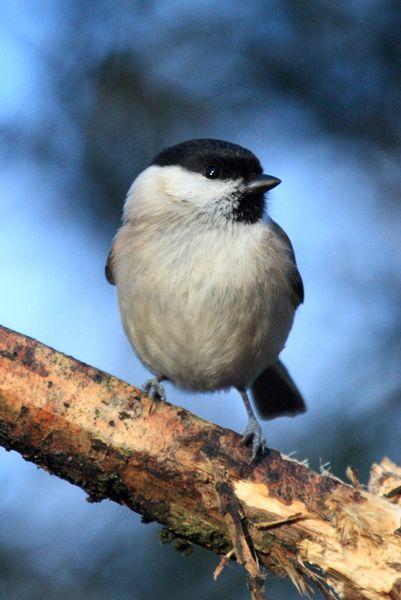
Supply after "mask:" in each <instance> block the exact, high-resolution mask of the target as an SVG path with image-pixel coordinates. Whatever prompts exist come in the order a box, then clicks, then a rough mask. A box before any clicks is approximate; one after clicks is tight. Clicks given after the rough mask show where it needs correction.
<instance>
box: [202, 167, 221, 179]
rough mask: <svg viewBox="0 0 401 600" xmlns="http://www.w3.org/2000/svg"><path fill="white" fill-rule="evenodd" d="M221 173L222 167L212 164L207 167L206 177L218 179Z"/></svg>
mask: <svg viewBox="0 0 401 600" xmlns="http://www.w3.org/2000/svg"><path fill="white" fill-rule="evenodd" d="M220 175H221V169H220V167H215V166H210V167H206V169H205V177H207V178H208V179H218V178H219V177H220Z"/></svg>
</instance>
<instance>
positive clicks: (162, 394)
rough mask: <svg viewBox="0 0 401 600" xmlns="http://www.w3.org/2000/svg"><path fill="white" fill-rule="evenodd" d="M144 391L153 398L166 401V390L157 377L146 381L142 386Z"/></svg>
mask: <svg viewBox="0 0 401 600" xmlns="http://www.w3.org/2000/svg"><path fill="white" fill-rule="evenodd" d="M142 391H143V392H144V393H145V394H147V395H148V396H149V398H150V399H151V400H164V401H166V391H165V389H164V386H163V385H162V384H161V383H160V381H159V380H158V379H157V377H153V378H152V379H149V380H148V381H146V382H145V383H144V384H143V386H142Z"/></svg>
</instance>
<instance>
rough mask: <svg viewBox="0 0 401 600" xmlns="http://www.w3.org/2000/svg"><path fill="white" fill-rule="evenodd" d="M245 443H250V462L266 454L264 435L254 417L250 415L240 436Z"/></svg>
mask: <svg viewBox="0 0 401 600" xmlns="http://www.w3.org/2000/svg"><path fill="white" fill-rule="evenodd" d="M242 442H243V443H244V444H245V445H248V444H252V462H255V460H256V459H257V458H259V457H262V456H264V455H265V454H267V446H266V440H265V436H264V435H263V431H262V428H261V426H260V425H259V423H258V421H257V420H256V418H254V417H251V418H250V419H249V421H248V426H247V428H246V429H245V431H244V434H243V436H242Z"/></svg>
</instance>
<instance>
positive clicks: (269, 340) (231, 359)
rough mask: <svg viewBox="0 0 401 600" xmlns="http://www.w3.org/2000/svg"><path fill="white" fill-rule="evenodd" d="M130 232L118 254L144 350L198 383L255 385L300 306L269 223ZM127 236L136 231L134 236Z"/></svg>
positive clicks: (134, 333)
mask: <svg viewBox="0 0 401 600" xmlns="http://www.w3.org/2000/svg"><path fill="white" fill-rule="evenodd" d="M140 233H141V232H138V231H137V232H135V231H131V232H126V236H127V238H131V242H129V243H128V244H127V243H126V244H121V247H123V248H124V251H123V252H122V253H121V255H120V256H118V255H117V289H118V296H119V304H120V310H121V314H122V320H123V323H124V328H125V330H126V333H127V335H128V337H129V339H130V341H131V343H132V345H133V347H134V349H135V351H136V352H137V354H138V356H139V358H140V359H141V360H142V361H143V362H144V363H145V365H147V366H148V368H149V369H150V370H151V371H153V372H156V373H159V374H161V375H165V376H166V377H167V378H168V379H170V380H172V381H173V382H174V383H175V384H176V385H178V386H181V387H183V388H189V389H193V390H199V391H207V390H212V389H219V388H225V387H230V386H232V385H238V386H239V385H248V384H249V383H251V382H252V381H253V379H255V377H256V376H257V375H258V374H259V372H261V371H262V370H263V369H264V368H265V367H266V366H267V365H268V364H271V363H272V362H274V361H275V359H276V358H277V356H278V354H279V352H280V351H281V350H282V348H283V346H284V343H285V340H286V338H287V335H288V333H289V330H290V328H291V324H292V320H293V313H294V309H293V307H292V305H291V302H290V297H289V291H288V283H287V280H286V276H285V256H284V255H283V256H281V255H280V251H279V249H277V248H275V246H274V244H273V245H271V247H270V248H269V244H268V243H267V241H266V226H265V225H262V224H260V226H246V227H244V226H242V227H241V226H240V227H237V228H236V229H233V231H229V232H224V233H223V234H222V233H221V232H220V231H208V232H196V231H195V232H190V231H187V232H182V231H181V232H176V233H175V234H174V233H169V234H161V235H158V236H148V235H145V233H142V237H143V239H142V240H141V235H140ZM126 241H128V240H126Z"/></svg>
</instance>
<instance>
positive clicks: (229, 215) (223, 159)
mask: <svg viewBox="0 0 401 600" xmlns="http://www.w3.org/2000/svg"><path fill="white" fill-rule="evenodd" d="M280 183H281V180H280V179H278V178H277V177H274V176H271V175H267V174H265V173H264V172H263V169H262V166H261V163H260V161H259V159H258V158H257V157H256V155H255V154H254V153H253V152H251V151H250V150H248V149H246V148H244V147H242V146H240V145H238V144H234V143H231V142H227V141H223V140H218V139H208V138H202V139H194V140H188V141H185V142H182V143H179V144H176V145H173V146H170V147H168V148H166V149H164V150H162V151H161V152H160V153H159V154H157V156H156V157H155V158H154V159H153V160H152V162H151V163H150V164H149V165H148V166H147V167H146V168H145V169H144V170H143V171H142V172H141V173H140V174H139V175H138V176H137V177H136V179H135V180H134V182H133V183H132V185H131V187H130V188H129V191H128V194H127V197H126V200H125V204H124V209H123V216H122V223H121V226H120V228H119V229H118V231H117V233H116V235H115V237H114V239H113V242H112V245H111V248H110V251H109V254H108V257H107V262H106V269H105V270H106V277H107V280H108V281H109V283H111V284H113V285H115V286H116V288H117V297H118V305H119V310H120V316H121V321H122V325H123V328H124V331H125V333H126V335H127V337H128V339H129V342H130V343H131V346H132V348H133V350H134V352H135V353H136V355H137V356H138V358H139V359H140V361H141V362H142V363H143V365H144V366H145V367H146V368H147V369H148V370H149V371H150V372H151V373H152V375H153V376H152V377H151V379H149V380H148V381H147V382H146V383H145V384H144V386H143V388H142V390H143V391H144V392H145V393H146V394H148V396H149V397H150V398H153V399H155V398H157V399H161V400H166V392H165V387H164V385H163V382H164V381H167V382H171V383H172V384H174V385H175V386H176V387H178V388H180V389H183V390H187V391H190V392H194V393H196V392H201V393H208V392H215V391H218V390H229V389H230V388H235V389H236V390H238V392H239V394H240V395H241V397H242V400H243V403H244V406H245V409H246V412H247V416H248V423H247V427H246V429H245V432H244V434H243V438H242V440H243V443H244V445H246V446H250V450H251V462H252V463H255V462H256V461H258V459H259V458H261V457H263V456H264V455H265V454H267V453H268V447H267V443H266V439H265V437H264V434H263V431H262V428H261V425H260V423H259V421H258V419H257V417H256V415H255V411H254V410H253V408H252V403H251V400H250V397H251V398H252V399H253V401H254V403H255V405H256V408H257V412H258V414H259V415H260V416H261V418H265V419H271V418H275V417H277V416H281V415H288V416H290V415H291V416H293V415H296V414H298V413H301V412H304V411H305V409H306V406H305V402H304V400H303V397H302V395H301V393H300V392H299V390H298V388H297V386H296V385H295V383H294V381H293V380H292V378H291V376H290V375H289V373H288V371H287V369H286V368H285V366H284V365H283V363H282V362H281V360H280V359H279V355H280V353H281V351H282V350H283V348H284V346H285V343H286V340H287V337H288V335H289V332H290V330H291V327H292V324H293V320H294V315H295V312H296V310H297V308H298V307H299V305H300V304H301V303H302V302H303V301H304V286H303V282H302V278H301V275H300V273H299V271H298V268H297V263H296V259H295V254H294V250H293V247H292V244H291V241H290V239H289V238H288V236H287V234H286V233H285V232H284V230H283V229H282V228H281V227H280V226H279V225H278V224H277V223H276V222H275V221H273V220H272V219H271V217H270V216H269V214H268V210H267V203H266V196H267V193H268V192H269V191H270V190H272V189H273V188H275V187H276V186H277V185H279V184H280Z"/></svg>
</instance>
